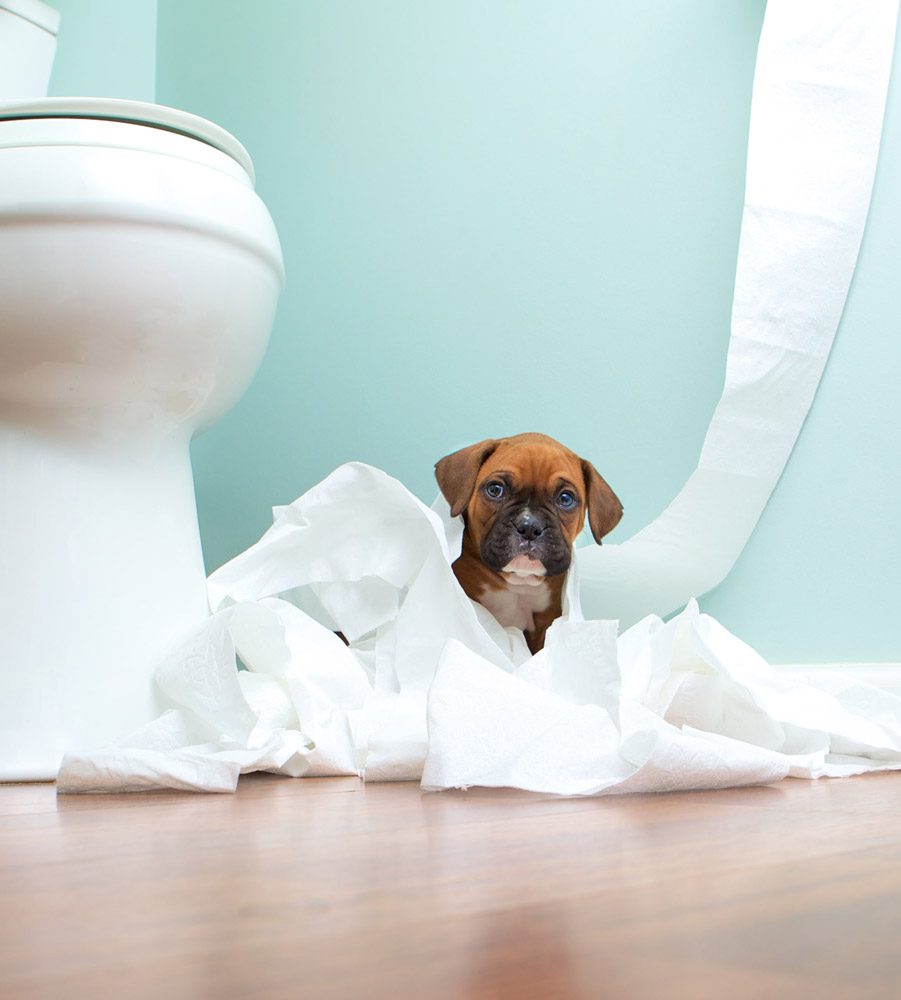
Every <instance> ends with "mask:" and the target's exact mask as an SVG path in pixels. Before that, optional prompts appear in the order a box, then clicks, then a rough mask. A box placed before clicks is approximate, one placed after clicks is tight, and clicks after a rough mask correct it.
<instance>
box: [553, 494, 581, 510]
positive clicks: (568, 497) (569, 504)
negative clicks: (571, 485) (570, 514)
mask: <svg viewBox="0 0 901 1000" xmlns="http://www.w3.org/2000/svg"><path fill="white" fill-rule="evenodd" d="M578 502H579V501H578V500H577V499H576V495H575V493H570V491H569V490H561V492H560V493H558V494H557V506H558V507H561V508H562V509H563V510H572V509H573V507H575V506H576V504H577V503H578Z"/></svg>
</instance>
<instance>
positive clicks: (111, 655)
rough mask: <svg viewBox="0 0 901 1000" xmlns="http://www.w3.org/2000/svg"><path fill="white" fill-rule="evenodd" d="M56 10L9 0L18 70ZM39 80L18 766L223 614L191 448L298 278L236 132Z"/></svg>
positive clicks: (4, 705) (9, 131)
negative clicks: (28, 43) (287, 268)
mask: <svg viewBox="0 0 901 1000" xmlns="http://www.w3.org/2000/svg"><path fill="white" fill-rule="evenodd" d="M46 10H49V8H47V7H46V5H44V4H41V3H38V0H0V66H3V65H4V59H5V55H6V53H5V49H6V47H7V46H8V45H9V44H12V42H11V39H12V40H14V41H15V42H16V44H17V45H20V47H21V49H22V51H24V49H25V47H24V46H22V45H21V43H20V42H19V40H18V39H19V36H20V35H21V33H22V32H21V31H20V30H19V29H21V28H22V25H19V24H16V25H15V27H16V31H15V32H12V33H8V32H7V29H6V27H5V22H4V18H6V19H9V18H18V19H19V20H21V21H23V23H24V25H25V28H26V29H27V28H28V27H29V25H30V30H32V31H33V32H35V33H41V34H42V35H45V34H48V33H52V30H55V28H54V24H55V21H54V19H53V18H52V17H50V16H49V15H47V14H46ZM54 13H55V12H54ZM25 15H28V16H25ZM42 17H43V20H42ZM29 18H30V19H29ZM38 22H40V23H38ZM48 25H49V27H48ZM51 29H52V30H51ZM37 41H38V42H41V43H44V42H45V41H46V39H44V38H43V37H39V38H38V39H37ZM45 48H46V46H44V48H41V46H40V45H36V46H35V52H36V53H38V55H40V53H41V52H44V54H45ZM38 55H36V56H35V58H36V59H37V58H38ZM44 61H46V60H44ZM51 61H52V55H51ZM41 72H42V73H43V74H44V75H45V76H46V75H49V70H47V69H46V67H44V69H42V70H41ZM26 76H28V74H27V73H25V72H24V70H23V73H22V76H21V81H20V83H18V84H17V83H15V81H13V82H10V81H9V80H6V81H2V82H3V86H4V87H5V88H6V90H3V89H0V608H2V627H0V781H29V780H52V779H53V778H55V776H56V773H57V771H58V768H59V763H60V760H61V758H62V755H63V754H64V753H65V752H68V751H74V752H78V751H88V750H92V749H98V748H100V747H103V746H105V745H107V744H110V743H111V742H114V741H115V740H116V739H118V738H119V737H122V736H125V735H126V734H130V733H132V732H134V730H136V729H137V728H139V727H140V726H141V725H143V724H144V723H146V722H149V721H150V720H151V719H153V718H155V717H156V716H157V715H159V714H160V711H161V710H163V709H164V708H165V707H166V706H165V704H164V703H163V702H162V701H161V700H160V696H159V694H158V692H157V690H156V688H155V685H154V680H153V674H154V669H155V667H156V665H157V664H158V663H159V662H160V660H161V658H162V657H164V656H165V653H166V650H167V649H168V648H169V647H170V646H171V645H172V644H173V643H174V642H176V641H178V640H179V639H180V638H181V637H182V636H183V635H184V634H185V633H186V632H187V631H188V630H190V629H191V628H192V626H196V625H197V624H199V623H200V622H202V621H203V619H204V618H205V617H206V616H207V615H208V607H207V601H206V588H205V573H204V567H203V561H202V557H201V550H200V538H199V532H198V526H197V514H196V507H195V502H194V491H193V479H192V473H191V465H190V456H189V443H190V440H191V438H192V437H193V436H194V435H196V434H197V433H199V432H201V431H203V430H205V429H206V428H208V427H209V426H211V425H212V424H213V423H215V422H216V421H217V420H218V419H219V418H220V417H222V416H223V415H224V414H225V413H226V412H227V411H228V410H229V409H230V408H231V407H232V406H233V405H234V403H235V402H236V401H237V400H238V399H239V398H240V396H241V395H242V394H243V392H244V390H245V389H246V388H247V386H248V384H249V383H250V381H251V379H252V378H253V376H254V374H255V372H256V370H257V368H258V366H259V364H260V361H261V359H262V357H263V354H264V352H265V349H266V345H267V341H268V338H269V333H270V330H271V327H272V323H273V319H274V315H275V309H276V303H277V301H278V297H279V294H280V291H281V288H282V285H283V281H284V270H283V264H282V255H281V250H280V246H279V241H278V236H277V233H276V230H275V227H274V225H273V222H272V219H271V217H270V215H269V213H268V211H267V209H266V207H265V205H264V204H263V202H262V201H261V200H260V198H259V197H258V196H257V195H256V193H255V191H254V175H253V166H252V163H251V160H250V157H249V156H248V154H247V151H246V150H245V149H244V148H243V146H241V144H240V143H239V142H238V141H237V140H236V139H235V138H234V137H233V136H231V135H230V134H229V133H228V132H226V131H225V130H224V129H222V128H220V127H219V126H217V125H215V124H214V123H212V122H209V121H206V120H205V119H202V118H199V117H197V116H195V115H191V114H188V113H186V112H183V111H178V110H176V109H172V108H165V107H161V106H158V105H154V104H148V103H142V102H137V101H125V100H114V99H101V98H75V97H71V98H70V97H66V98H46V97H43V96H41V95H34V96H32V97H31V98H28V97H25V96H23V94H22V93H21V91H22V90H23V89H25V87H26V86H30V85H32V84H31V83H29V81H28V80H26V79H25V77H26ZM33 78H34V76H33V75H32V76H31V77H29V80H31V81H33ZM45 85H46V84H45ZM236 488H240V487H239V484H238V483H236ZM197 656H198V657H202V656H203V651H202V650H198V651H197ZM187 669H190V664H189V665H188V668H187Z"/></svg>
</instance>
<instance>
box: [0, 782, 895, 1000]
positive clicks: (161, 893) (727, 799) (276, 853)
mask: <svg viewBox="0 0 901 1000" xmlns="http://www.w3.org/2000/svg"><path fill="white" fill-rule="evenodd" d="M899 820H901V775H896V774H883V775H870V776H866V777H860V778H852V779H845V780H840V781H838V780H834V781H826V780H823V781H819V782H806V781H785V782H782V783H780V784H778V785H774V786H769V787H765V788H747V789H730V790H725V791H720V792H697V793H676V794H669V795H656V796H624V797H619V798H616V797H612V798H602V799H561V798H556V797H553V796H540V795H530V794H528V793H520V792H514V791H503V790H502V791H489V790H476V789H474V790H471V791H470V792H467V793H463V792H451V793H442V794H438V795H428V794H423V793H421V792H420V790H419V788H418V787H417V786H416V785H415V784H410V783H400V784H380V785H368V786H363V785H361V784H360V783H359V782H358V781H357V780H356V779H352V778H350V779H349V778H338V779H303V780H291V779H284V778H276V777H273V776H264V775H260V776H252V777H248V778H243V779H242V781H241V784H240V787H239V790H238V792H237V794H236V795H233V796H232V795H188V794H183V793H141V794H134V795H118V796H99V795H98V796H61V797H60V798H59V799H57V798H56V796H55V792H54V789H53V787H52V786H48V785H44V786H41V785H22V786H0V927H2V935H0V941H2V945H0V996H2V997H3V998H4V1000H5V998H6V997H10V998H16V1000H18V998H23V1000H31V998H43V997H53V998H58V997H64V998H67V997H81V996H85V997H106V996H109V997H120V996H126V997H128V998H129V1000H132V998H140V997H144V996H148V997H150V996H153V997H158V996H160V995H162V996H164V997H165V1000H178V998H181V997H192V998H193V997H206V996H210V997H213V996H216V997H232V996H233V997H243V996H260V997H274V998H281V997H285V998H288V997H292V998H293V997H311V998H319V997H323V998H330V997H336V998H337V997H341V998H344V997H354V996H357V995H360V996H364V995H365V996H367V997H381V996H384V997H392V998H397V997H429V998H431V997H438V998H441V997H471V996H472V997H517V998H518V997H531V996H534V997H556V996H559V997H567V998H570V997H576V998H578V997H629V998H634V997H644V996H647V997H658V996H667V997H680V996H684V997H711V998H712V997H723V996H728V997H729V1000H733V998H737V997H744V996H747V997H752V996H753V997H761V996H774V997H780V998H781V997H793V996H797V997H806V996H812V995H815V994H819V995H822V996H826V997H829V998H843V997H847V998H855V1000H857V998H867V997H873V998H876V997H879V998H886V997H893V996H896V995H901V944H899V942H901V935H898V934H897V932H896V926H897V923H898V917H899V915H901V834H899V830H901V822H899Z"/></svg>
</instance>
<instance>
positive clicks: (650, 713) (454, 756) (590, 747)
mask: <svg viewBox="0 0 901 1000" xmlns="http://www.w3.org/2000/svg"><path fill="white" fill-rule="evenodd" d="M439 506H440V507H442V508H443V509H442V510H440V511H438V512H436V511H435V510H430V509H429V508H427V507H425V506H424V505H423V504H422V503H421V502H420V501H419V500H417V499H416V497H414V496H413V495H412V494H411V493H410V492H408V491H407V490H406V489H405V488H404V487H403V485H401V484H400V483H399V482H397V481H396V480H394V479H392V478H391V477H389V476H388V475H386V474H385V473H383V472H380V471H379V470H377V469H374V468H372V467H370V466H366V465H362V464H350V465H345V466H342V467H341V468H339V469H338V470H337V471H336V472H334V473H333V474H332V475H331V476H329V477H328V478H327V479H326V480H325V481H324V482H322V483H321V484H320V485H318V486H317V487H315V488H314V489H313V490H311V491H310V492H308V493H306V494H305V495H304V496H302V497H301V498H300V499H298V500H297V501H295V502H294V503H292V504H291V505H290V506H286V507H280V508H277V509H276V510H275V512H274V513H275V518H274V523H273V525H272V527H271V528H270V529H269V531H268V532H267V533H266V534H265V535H264V536H263V537H262V538H261V539H260V541H259V542H257V544H255V545H254V546H252V547H251V548H250V549H248V550H247V551H246V552H244V553H243V554H241V555H239V556H238V557H236V558H235V559H233V560H232V561H231V562H229V563H227V564H226V565H225V566H223V567H222V568H221V569H219V570H218V571H217V572H215V573H214V574H213V575H212V576H211V577H210V578H209V593H210V600H211V605H212V607H213V610H214V613H213V615H212V617H211V618H210V619H209V620H208V621H207V622H205V623H204V624H203V625H202V626H201V627H199V628H198V629H197V630H196V631H195V632H193V633H192V634H191V635H189V636H187V637H186V638H185V639H184V641H183V642H182V643H181V644H180V645H179V646H178V648H176V649H174V650H173V651H172V652H171V654H170V655H169V656H168V657H167V658H166V659H165V662H163V663H162V664H161V665H160V667H159V670H158V672H157V682H158V684H159V686H160V688H161V689H162V691H163V692H164V693H165V695H166V696H167V698H168V699H169V700H170V701H171V702H172V703H173V705H174V706H175V707H174V708H172V709H171V710H170V711H167V712H166V713H165V714H163V715H162V716H161V717H160V718H159V719H157V720H156V721H155V722H152V723H151V724H149V725H147V726H146V727H144V728H143V729H141V730H140V731H139V732H137V733H134V734H132V735H131V736H129V737H128V738H126V739H124V740H122V741H121V742H120V743H119V744H117V745H116V746H113V747H108V748H106V749H104V750H100V751H97V752H93V753H89V754H69V755H67V756H66V757H65V758H64V760H63V763H62V768H61V771H60V775H59V779H58V789H59V791H61V792H87V791H125V790H138V789H150V788H179V789H193V790H197V791H233V790H234V789H235V787H236V785H237V781H238V777H239V775H241V774H243V773H246V772H249V771H271V772H274V773H278V774H285V775H290V776H294V777H300V776H312V775H340V774H359V775H360V776H361V777H363V778H364V779H365V780H367V781H385V780H404V779H421V782H422V787H423V788H424V789H427V790H440V789H445V788H467V787H469V786H475V785H480V786H492V787H501V786H503V787H513V788H522V789H529V790H532V791H537V792H550V793H557V794H561V795H600V794H605V793H625V792H660V791H669V790H674V789H698V788H722V787H726V786H734V785H747V784H760V783H766V782H772V781H777V780H779V779H781V778H784V777H786V776H789V775H791V776H794V777H807V778H812V777H819V776H824V775H828V776H839V775H850V774H857V773H860V772H863V771H869V770H879V769H888V768H901V698H899V697H897V696H896V695H894V694H891V693H888V692H886V691H883V690H881V689H879V688H876V687H872V686H868V685H863V684H860V683H857V682H855V680H854V679H853V678H846V679H843V677H842V675H841V673H840V672H834V675H833V677H832V679H831V681H830V680H824V679H822V678H819V679H818V680H817V682H816V685H815V686H814V685H813V684H811V683H803V682H801V681H800V680H799V679H798V678H797V677H795V676H791V677H787V676H785V675H784V674H780V673H779V672H777V671H774V670H773V669H771V668H770V667H769V666H768V665H767V664H766V663H765V662H764V661H763V660H762V659H761V657H760V656H759V655H758V654H756V653H755V652H754V651H753V650H752V649H750V648H749V647H748V646H747V645H745V644H744V643H742V642H741V641H739V640H738V639H737V638H736V637H735V636H733V635H731V634H730V633H729V632H727V631H726V630H725V629H724V628H723V627H722V626H721V625H719V624H718V623H717V622H716V621H714V620H713V619H712V618H710V617H708V616H706V615H702V614H700V613H699V611H698V608H697V605H696V604H695V603H694V602H692V603H690V604H689V606H688V607H687V608H686V609H685V610H684V611H683V612H682V613H681V614H679V615H678V616H676V617H675V618H673V619H672V620H670V621H668V622H663V621H662V620H661V619H659V618H657V617H653V616H651V617H648V618H645V619H644V620H642V621H640V622H639V623H638V624H636V625H634V626H632V627H631V628H629V629H628V630H626V631H625V632H624V633H623V634H622V635H619V636H618V635H617V623H616V622H615V621H586V620H584V619H583V618H582V615H581V614H580V611H579V606H578V588H577V585H576V582H575V579H574V577H573V576H571V577H570V579H569V581H568V585H567V595H566V598H567V600H566V609H565V614H564V617H563V618H561V619H560V620H558V621H557V622H556V623H555V624H554V625H553V626H552V628H551V629H550V630H549V632H548V635H547V643H546V646H545V648H544V649H543V650H542V651H541V652H539V653H538V654H537V655H535V656H531V655H530V654H529V651H528V648H527V647H526V645H525V642H524V639H523V636H522V633H521V632H518V631H516V630H515V629H504V628H502V627H501V626H500V625H498V623H497V622H496V621H495V619H494V618H493V617H492V616H491V615H490V614H489V613H488V612H486V611H485V610H484V609H483V608H481V607H480V606H479V605H477V604H475V603H473V602H472V601H470V600H469V598H468V597H467V596H466V595H465V594H464V592H463V591H462V590H461V588H460V587H459V585H458V584H457V582H456V579H455V577H454V575H453V572H452V570H451V563H452V561H453V559H454V558H455V557H456V555H457V553H458V552H459V545H460V538H461V534H462V531H461V523H460V522H459V519H457V520H456V521H455V520H454V519H451V518H450V516H449V513H448V512H447V510H446V505H444V504H443V501H439V503H437V504H436V508H437V507H439ZM336 631H340V632H341V633H343V635H344V636H345V637H346V639H347V640H348V643H349V645H345V643H344V642H342V640H341V639H340V638H339V637H338V636H337V635H336V634H335V633H336ZM239 665H240V666H241V667H243V668H244V669H239Z"/></svg>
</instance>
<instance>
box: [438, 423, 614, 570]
mask: <svg viewBox="0 0 901 1000" xmlns="http://www.w3.org/2000/svg"><path fill="white" fill-rule="evenodd" d="M435 476H436V478H437V480H438V485H439V487H440V488H441V492H442V493H443V494H444V497H445V499H446V500H447V502H448V503H449V504H450V506H451V513H453V514H454V515H455V516H456V515H458V514H463V515H464V519H465V523H466V530H467V531H468V533H469V535H470V537H471V540H472V543H473V545H474V546H475V549H476V551H477V552H478V553H479V557H480V558H481V560H482V562H483V563H485V565H486V566H488V567H489V568H490V569H492V570H494V571H495V572H497V573H502V574H503V575H504V576H505V578H506V579H507V581H508V582H510V583H531V584H533V585H534V584H537V583H540V582H541V578H542V577H544V576H557V575H559V574H560V573H565V572H566V570H567V569H568V568H569V564H570V561H571V558H572V544H573V542H574V541H575V539H576V536H577V535H578V534H579V532H580V531H581V530H582V526H583V524H584V523H585V518H586V516H587V518H588V523H589V526H590V527H591V532H592V534H593V535H594V539H595V541H596V542H598V543H600V541H601V539H602V538H603V536H604V535H606V534H607V533H608V532H609V531H611V530H612V529H613V528H614V527H615V526H616V524H617V523H618V522H619V519H620V518H621V517H622V505H621V504H620V502H619V500H618V499H617V498H616V496H615V495H614V493H613V491H612V490H611V489H610V487H609V486H608V485H607V483H606V482H605V481H604V479H603V478H602V477H601V476H600V474H599V473H598V472H597V470H596V469H595V468H594V466H593V465H592V464H591V463H590V462H587V461H585V460H584V459H581V458H579V456H578V455H576V454H575V453H574V452H572V451H570V450H569V449H568V448H565V447H564V446H563V445H561V444H560V443H559V442H557V441H555V440H554V439H553V438H549V437H546V436H545V435H543V434H519V435H517V436H515V437H510V438H501V439H489V440H486V441H480V442H479V443H478V444H474V445H471V446H470V447H469V448H463V449H461V450H460V451H457V452H454V453H453V454H452V455H447V456H446V457H445V458H442V459H441V460H440V461H439V462H438V463H437V465H436V466H435Z"/></svg>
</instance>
